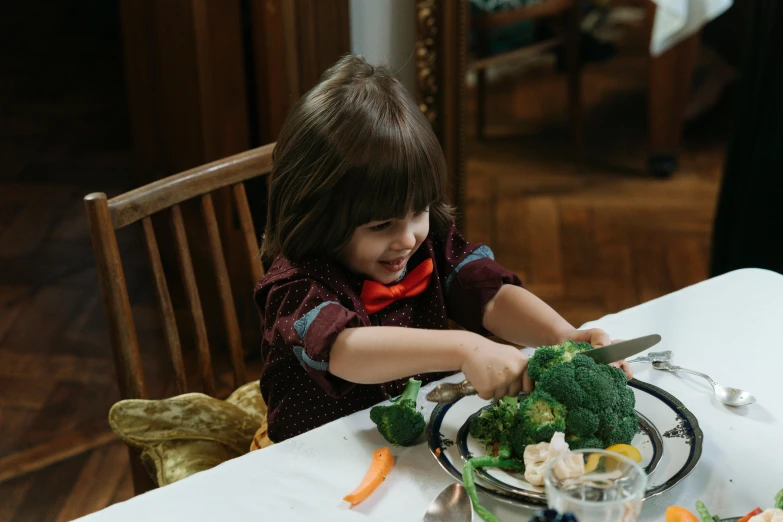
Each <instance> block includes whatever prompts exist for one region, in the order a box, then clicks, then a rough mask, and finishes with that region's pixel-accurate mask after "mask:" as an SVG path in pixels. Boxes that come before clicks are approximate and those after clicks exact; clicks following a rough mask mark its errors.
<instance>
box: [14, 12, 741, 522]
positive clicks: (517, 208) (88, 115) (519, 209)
mask: <svg viewBox="0 0 783 522" xmlns="http://www.w3.org/2000/svg"><path fill="white" fill-rule="evenodd" d="M89 4H90V5H89V7H87V6H84V7H80V8H76V7H67V8H66V7H63V5H65V4H63V3H59V2H55V1H54V0H40V1H36V2H27V3H22V2H14V3H10V2H6V3H4V4H3V6H2V7H1V8H0V33H2V34H4V35H5V38H6V40H7V41H8V42H10V43H11V44H12V45H6V46H3V47H2V48H0V56H2V59H3V63H5V64H7V67H6V69H7V71H8V72H7V73H6V74H4V75H3V76H2V78H1V79H0V114H1V115H2V116H0V160H1V161H2V163H0V165H2V167H1V168H0V521H4V520H19V521H38V520H56V521H60V520H70V519H73V518H76V517H78V516H81V515H84V514H87V513H90V512H93V511H96V510H98V509H101V508H103V507H105V506H107V505H110V504H112V503H115V502H118V501H122V500H125V499H127V498H129V497H130V496H131V495H132V486H131V481H130V474H129V471H128V468H127V454H126V452H125V449H124V446H123V445H122V444H121V443H120V442H118V441H117V440H116V439H115V437H114V436H113V434H112V433H111V431H110V430H109V428H108V426H107V423H106V413H107V411H108V408H109V407H110V405H111V404H112V403H113V402H114V401H115V400H116V399H117V395H118V394H117V391H116V386H115V384H114V372H113V364H112V361H111V355H110V349H109V346H108V335H107V330H106V325H105V319H104V315H103V309H102V305H101V302H100V296H99V293H98V285H97V279H96V275H95V270H94V267H93V260H92V253H91V249H90V243H89V236H88V233H87V227H86V222H85V218H84V214H83V207H82V202H81V198H82V196H83V195H85V194H87V193H88V192H91V191H94V190H102V191H106V192H108V193H109V194H110V195H111V194H117V193H120V192H122V191H125V190H127V189H129V188H130V187H132V186H133V179H132V172H131V146H130V136H129V130H128V120H127V115H126V113H125V110H126V109H125V99H124V92H123V84H122V69H121V62H120V42H119V32H118V26H117V20H116V19H115V17H116V12H114V11H113V9H114V8H115V7H116V6H114V7H113V6H112V5H111V2H109V3H102V2H92V3H89ZM33 27H35V28H36V29H35V30H32V28H33ZM643 68H644V58H643V54H642V53H640V52H639V49H638V48H636V49H634V48H631V47H629V51H628V52H624V53H621V55H620V56H619V57H618V58H616V59H614V60H612V61H610V62H607V63H604V64H596V65H590V66H588V67H587V69H586V72H585V78H584V82H585V98H586V105H587V107H588V118H587V120H588V123H587V125H588V128H587V130H588V132H587V137H588V140H587V143H586V148H585V157H584V158H582V161H577V160H576V158H575V157H574V154H573V151H572V149H571V146H570V144H569V141H568V137H567V125H566V124H565V121H564V120H563V114H564V113H565V111H564V108H565V97H564V93H565V88H564V86H563V84H562V82H563V79H562V78H561V77H558V76H556V75H554V74H553V73H552V68H551V67H541V68H537V69H535V70H526V71H524V74H522V73H518V74H516V76H515V75H510V76H508V77H506V78H501V79H500V80H499V81H498V82H497V83H496V84H494V85H493V86H492V87H491V93H490V96H491V97H490V110H489V112H488V121H489V128H488V130H489V135H490V136H491V137H490V139H488V140H486V141H485V142H483V143H476V142H475V141H474V140H472V139H470V138H469V139H468V155H467V157H468V160H467V171H468V176H467V194H468V200H467V202H466V204H465V206H464V208H463V209H462V211H463V212H464V213H465V217H466V230H465V232H466V235H467V236H468V237H469V238H471V239H472V240H473V241H484V242H486V243H487V244H489V245H490V246H491V247H492V248H493V249H494V251H495V253H496V256H497V258H498V259H499V261H501V262H502V263H504V264H506V265H507V266H509V267H510V268H512V269H514V270H515V271H517V272H518V273H519V274H520V276H521V277H522V278H523V280H525V282H526V283H527V284H528V287H529V288H530V289H531V290H533V291H534V292H536V293H537V294H538V295H540V296H541V297H542V298H544V299H545V300H547V301H548V302H550V303H551V304H552V305H553V306H554V307H555V308H557V309H558V310H559V311H560V312H561V313H562V314H563V315H564V316H565V317H566V318H567V319H569V320H570V321H571V322H572V323H574V324H580V323H582V322H584V321H587V320H590V319H595V318H597V317H600V316H602V315H604V314H606V313H611V312H616V311H619V310H622V309H624V308H627V307H630V306H634V305H636V304H638V303H641V302H644V301H647V300H649V299H653V298H655V297H658V296H661V295H663V294H666V293H668V292H671V291H674V290H676V289H679V288H682V287H684V286H687V285H689V284H692V283H695V282H697V281H700V280H702V279H704V278H705V277H706V274H707V262H708V246H709V239H710V228H711V223H712V216H713V207H714V205H715V199H716V195H717V189H718V180H719V174H720V169H721V164H722V161H723V154H724V148H725V142H726V136H727V128H728V125H727V121H728V116H727V114H729V115H730V108H729V109H726V110H723V111H721V112H719V114H718V115H717V116H711V117H710V118H709V119H708V120H707V121H705V122H702V123H701V124H700V125H698V126H695V127H691V128H689V129H688V133H687V135H686V147H685V151H684V153H683V156H682V158H681V162H682V167H681V169H680V171H679V172H678V173H677V174H676V175H675V176H674V177H673V178H672V179H669V180H654V179H651V178H650V177H648V176H647V175H646V174H645V173H644V172H643V170H642V166H643V163H644V142H645V140H644V129H643V125H644V123H643V122H644V107H645V104H644V78H643V74H642V73H643ZM468 128H470V125H468ZM120 242H121V250H122V251H123V259H124V263H125V270H126V276H127V279H128V282H129V286H130V288H131V294H132V302H133V306H134V313H135V316H136V318H137V323H138V330H139V331H138V333H139V338H140V340H141V344H142V346H144V352H145V354H144V357H145V369H146V371H147V375H148V378H149V379H150V382H151V384H152V386H151V388H152V392H153V394H155V395H160V394H162V393H163V391H164V390H165V389H167V386H168V381H167V379H166V372H167V370H168V368H167V366H166V364H164V363H163V362H162V358H160V357H158V356H157V355H156V354H158V353H161V351H162V350H161V348H162V345H161V343H160V342H159V340H158V339H159V336H158V332H159V331H158V325H157V315H156V311H155V309H154V304H153V296H152V293H151V289H150V287H149V284H148V282H149V275H148V273H147V271H146V267H145V260H144V254H143V250H142V249H141V242H140V237H138V236H137V235H134V234H133V233H129V234H121V237H120ZM250 364H251V370H252V369H253V368H255V370H257V368H258V365H257V362H254V361H251V362H250Z"/></svg>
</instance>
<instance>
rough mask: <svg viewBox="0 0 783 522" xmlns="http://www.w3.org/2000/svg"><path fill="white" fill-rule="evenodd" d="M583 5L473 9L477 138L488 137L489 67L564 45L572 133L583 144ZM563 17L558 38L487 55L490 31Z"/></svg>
mask: <svg viewBox="0 0 783 522" xmlns="http://www.w3.org/2000/svg"><path fill="white" fill-rule="evenodd" d="M581 9H582V7H581V5H580V2H579V1H576V0H544V1H541V2H538V3H533V4H531V5H525V6H521V7H517V8H514V9H504V10H501V11H494V12H484V11H480V10H477V9H476V10H472V11H471V13H470V22H469V24H468V25H469V27H470V30H471V31H473V32H474V34H475V39H476V40H475V53H474V54H475V56H474V57H473V58H472V59H468V60H467V67H466V68H467V70H469V71H470V70H473V71H476V138H477V139H483V138H484V127H485V123H486V116H485V114H486V110H485V100H486V69H487V67H490V66H492V65H496V64H500V63H505V62H508V61H514V60H520V59H523V58H527V57H530V56H534V55H536V54H539V53H542V52H545V51H549V50H553V49H555V48H557V47H559V46H562V48H563V55H564V56H563V58H564V65H565V71H566V74H567V77H568V111H569V119H570V123H571V133H572V138H573V140H574V144H575V145H576V146H577V148H579V147H581V145H582V104H581V67H580V58H579V39H580V21H581ZM545 19H553V20H555V21H556V20H557V19H559V20H560V22H561V23H560V24H559V25H560V27H561V29H560V31H559V34H556V35H555V36H554V37H552V38H549V39H546V40H543V41H536V42H535V43H532V44H530V45H526V46H524V47H521V48H518V49H514V50H511V51H507V52H504V53H500V54H495V55H487V50H488V45H489V42H488V33H489V31H491V30H493V29H498V28H502V27H508V26H511V25H516V24H519V23H520V22H524V21H538V20H545Z"/></svg>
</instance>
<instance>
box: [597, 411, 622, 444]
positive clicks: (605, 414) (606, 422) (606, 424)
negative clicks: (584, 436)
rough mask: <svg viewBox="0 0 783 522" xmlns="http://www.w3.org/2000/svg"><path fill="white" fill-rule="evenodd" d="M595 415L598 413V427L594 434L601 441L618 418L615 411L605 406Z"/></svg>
mask: <svg viewBox="0 0 783 522" xmlns="http://www.w3.org/2000/svg"><path fill="white" fill-rule="evenodd" d="M596 415H598V429H597V430H596V431H595V436H596V437H598V438H599V439H601V440H602V441H606V439H608V438H609V435H611V434H612V432H613V431H614V429H615V427H616V426H617V422H618V420H619V418H618V416H617V412H616V411H614V410H613V409H611V408H607V409H604V410H601V411H599V412H598V413H596ZM606 446H608V444H607V445H606Z"/></svg>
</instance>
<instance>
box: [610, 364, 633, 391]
mask: <svg viewBox="0 0 783 522" xmlns="http://www.w3.org/2000/svg"><path fill="white" fill-rule="evenodd" d="M606 367H607V368H609V371H610V372H611V374H612V378H613V379H614V386H615V388H617V389H618V390H624V389H626V388H628V379H626V377H625V372H624V371H623V369H622V368H615V367H614V366H609V365H606Z"/></svg>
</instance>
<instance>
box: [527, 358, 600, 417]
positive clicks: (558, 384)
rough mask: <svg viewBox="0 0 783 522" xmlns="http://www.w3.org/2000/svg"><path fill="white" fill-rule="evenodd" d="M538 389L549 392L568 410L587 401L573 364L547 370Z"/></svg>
mask: <svg viewBox="0 0 783 522" xmlns="http://www.w3.org/2000/svg"><path fill="white" fill-rule="evenodd" d="M536 389H538V390H542V391H545V392H547V393H548V394H549V395H551V396H552V397H554V398H555V400H556V401H558V402H560V403H562V404H563V405H564V406H565V407H566V408H574V407H577V406H579V405H581V404H583V403H584V402H585V400H586V399H587V395H586V394H585V391H584V390H583V389H582V387H581V386H580V385H579V384H578V383H577V382H576V376H575V369H574V365H573V364H558V365H556V366H553V367H552V368H549V369H548V370H546V371H545V372H544V373H542V374H541V378H540V379H539V380H538V382H536ZM593 431H595V430H593Z"/></svg>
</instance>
